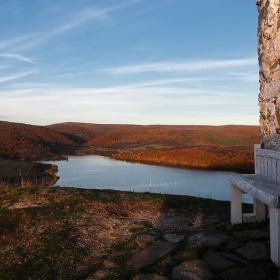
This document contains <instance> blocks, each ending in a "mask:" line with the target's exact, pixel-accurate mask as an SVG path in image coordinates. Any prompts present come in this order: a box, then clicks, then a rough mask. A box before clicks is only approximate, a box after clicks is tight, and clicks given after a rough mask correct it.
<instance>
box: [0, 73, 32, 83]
mask: <svg viewBox="0 0 280 280" xmlns="http://www.w3.org/2000/svg"><path fill="white" fill-rule="evenodd" d="M34 73H36V72H35V71H27V72H22V73H17V74H14V75H10V76H6V77H0V83H5V82H8V81H11V80H16V79H19V78H23V77H25V76H28V75H31V74H34Z"/></svg>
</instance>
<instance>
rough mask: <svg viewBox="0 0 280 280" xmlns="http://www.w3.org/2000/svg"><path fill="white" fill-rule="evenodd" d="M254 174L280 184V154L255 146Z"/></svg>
mask: <svg viewBox="0 0 280 280" xmlns="http://www.w3.org/2000/svg"><path fill="white" fill-rule="evenodd" d="M255 174H256V175H260V176H262V177H266V178H268V179H270V180H272V181H274V182H278V183H280V152H277V151H272V150H264V149H260V145H255Z"/></svg>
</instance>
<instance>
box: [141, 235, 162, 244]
mask: <svg viewBox="0 0 280 280" xmlns="http://www.w3.org/2000/svg"><path fill="white" fill-rule="evenodd" d="M158 237H159V236H158V235H151V234H139V235H138V236H137V241H138V242H139V243H140V244H141V245H147V244H149V243H152V242H153V241H155V240H156V239H157V238H158Z"/></svg>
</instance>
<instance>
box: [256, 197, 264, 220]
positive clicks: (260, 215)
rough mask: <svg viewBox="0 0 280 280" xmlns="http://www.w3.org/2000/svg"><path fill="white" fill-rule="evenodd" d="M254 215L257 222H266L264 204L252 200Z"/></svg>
mask: <svg viewBox="0 0 280 280" xmlns="http://www.w3.org/2000/svg"><path fill="white" fill-rule="evenodd" d="M254 215H255V216H256V221H258V222H260V221H265V220H266V209H265V204H264V203H263V202H261V201H259V200H258V199H256V198H254Z"/></svg>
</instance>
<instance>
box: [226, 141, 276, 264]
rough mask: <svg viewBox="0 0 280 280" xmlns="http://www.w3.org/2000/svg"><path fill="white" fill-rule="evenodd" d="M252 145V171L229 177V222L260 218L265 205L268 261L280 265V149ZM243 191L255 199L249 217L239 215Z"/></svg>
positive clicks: (263, 218)
mask: <svg viewBox="0 0 280 280" xmlns="http://www.w3.org/2000/svg"><path fill="white" fill-rule="evenodd" d="M254 148H255V149H254V150H255V174H242V175H241V174H235V175H231V176H230V184H231V223H232V224H241V223H242V222H247V221H248V220H249V221H253V220H255V221H263V220H265V219H266V217H267V214H266V208H267V207H268V208H269V221H270V255H271V260H272V261H273V262H274V263H275V264H276V265H277V266H280V242H279V241H280V152H277V151H271V150H264V149H260V145H255V147H254ZM242 193H248V194H250V195H251V196H252V197H253V198H254V213H252V214H250V215H249V216H248V214H242ZM266 205H267V207H266Z"/></svg>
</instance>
